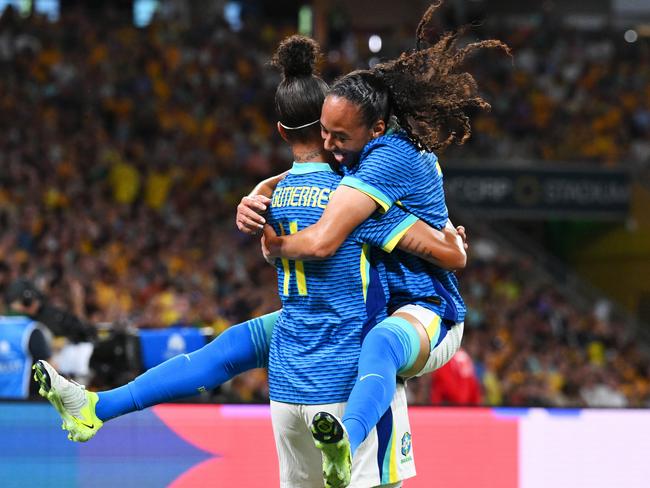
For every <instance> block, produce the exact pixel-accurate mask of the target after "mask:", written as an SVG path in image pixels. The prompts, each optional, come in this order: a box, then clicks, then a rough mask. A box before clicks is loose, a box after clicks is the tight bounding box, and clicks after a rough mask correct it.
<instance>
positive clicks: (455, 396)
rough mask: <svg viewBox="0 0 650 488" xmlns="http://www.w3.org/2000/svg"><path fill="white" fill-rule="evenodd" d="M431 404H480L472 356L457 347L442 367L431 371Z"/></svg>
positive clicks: (479, 388)
mask: <svg viewBox="0 0 650 488" xmlns="http://www.w3.org/2000/svg"><path fill="white" fill-rule="evenodd" d="M430 401H431V404H432V405H480V404H481V386H480V383H479V381H478V378H477V376H476V371H475V370H474V364H473V362H472V358H471V357H470V356H469V354H467V352H465V350H464V349H463V348H461V349H459V350H458V352H457V353H456V354H454V356H453V357H452V358H451V360H450V361H449V362H448V363H447V364H445V365H444V366H443V367H442V368H440V369H438V370H436V371H434V372H433V373H431V395H430Z"/></svg>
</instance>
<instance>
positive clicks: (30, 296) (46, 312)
mask: <svg viewBox="0 0 650 488" xmlns="http://www.w3.org/2000/svg"><path fill="white" fill-rule="evenodd" d="M5 297H6V301H7V304H8V306H9V308H10V309H11V310H12V311H13V312H15V313H19V314H21V315H24V316H26V317H29V318H30V319H32V320H35V321H36V322H38V323H40V324H42V325H44V326H45V327H47V328H48V329H49V330H50V332H51V334H52V335H54V336H55V337H65V338H66V339H68V340H69V341H70V342H74V343H77V342H88V341H91V340H92V339H94V337H95V330H94V329H93V328H92V327H90V326H88V325H86V324H84V323H82V322H81V321H80V320H79V319H78V318H77V317H75V316H74V315H73V314H71V313H69V312H67V311H66V310H63V309H61V308H58V307H55V306H53V305H50V304H49V303H48V302H47V300H46V299H45V297H44V296H43V294H42V293H41V292H40V291H39V290H38V289H37V288H36V286H34V284H33V283H32V282H31V281H28V280H24V279H21V280H18V281H15V282H13V283H12V284H11V285H9V288H8V289H7V291H6V294H5Z"/></svg>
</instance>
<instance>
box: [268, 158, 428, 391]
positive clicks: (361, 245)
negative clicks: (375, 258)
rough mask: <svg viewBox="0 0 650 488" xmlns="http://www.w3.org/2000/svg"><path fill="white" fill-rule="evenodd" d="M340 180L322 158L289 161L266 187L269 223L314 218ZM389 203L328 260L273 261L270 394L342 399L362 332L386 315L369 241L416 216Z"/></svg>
mask: <svg viewBox="0 0 650 488" xmlns="http://www.w3.org/2000/svg"><path fill="white" fill-rule="evenodd" d="M340 180H341V176H339V175H338V174H337V173H335V172H334V171H333V170H332V169H331V168H330V166H329V165H328V164H326V163H295V164H294V166H293V168H292V169H291V171H290V172H289V174H288V175H287V176H286V178H284V179H283V180H282V181H281V182H280V183H279V184H278V186H277V188H276V189H275V191H274V192H273V196H272V198H271V205H270V208H269V212H268V216H267V220H268V223H269V224H271V225H272V226H273V228H274V229H275V231H276V233H277V234H278V235H287V234H294V233H296V232H298V231H299V230H302V229H304V228H305V227H308V226H309V225H312V224H315V223H316V222H318V220H319V219H320V217H321V215H322V213H323V210H324V209H325V206H326V205H327V203H328V201H329V198H330V195H331V194H332V192H333V191H334V190H335V189H336V187H337V186H338V184H339V182H340ZM395 210H396V211H395V212H392V211H391V212H388V213H386V214H385V215H383V216H381V218H377V219H374V218H370V219H368V220H367V221H366V222H365V223H363V224H361V225H360V226H359V227H358V228H357V229H355V231H354V232H353V234H352V235H351V236H349V237H348V238H347V239H346V241H345V242H344V243H343V244H342V245H341V247H340V248H339V250H338V251H337V252H336V254H335V255H334V256H332V257H331V258H329V259H325V260H321V261H293V260H287V259H278V260H277V264H276V266H277V271H278V292H279V294H280V298H281V300H282V312H281V314H280V317H279V319H278V321H277V323H276V325H275V327H274V329H273V336H272V338H271V346H270V352H269V368H268V370H269V389H270V397H271V399H272V400H274V401H278V402H285V403H297V404H323V403H335V402H343V401H346V400H347V398H348V396H349V394H350V391H351V390H352V387H353V385H354V382H355V379H356V372H357V363H358V358H359V353H360V349H361V340H362V337H363V336H364V335H365V333H366V332H367V331H368V330H369V329H370V328H371V327H372V326H374V325H375V324H376V323H378V322H379V321H381V320H383V319H384V318H385V317H386V303H387V283H386V279H385V275H384V274H381V273H379V272H378V271H377V269H375V268H374V267H373V266H372V265H371V261H370V257H369V256H370V252H369V251H370V245H375V246H378V247H391V246H393V245H394V244H395V243H396V242H397V241H398V240H399V238H400V237H401V236H402V235H403V234H404V233H405V232H406V231H407V230H408V228H409V227H410V226H411V225H413V223H415V221H416V220H417V218H416V217H414V216H412V215H409V214H407V213H406V212H404V211H403V210H401V209H399V208H397V207H396V208H395Z"/></svg>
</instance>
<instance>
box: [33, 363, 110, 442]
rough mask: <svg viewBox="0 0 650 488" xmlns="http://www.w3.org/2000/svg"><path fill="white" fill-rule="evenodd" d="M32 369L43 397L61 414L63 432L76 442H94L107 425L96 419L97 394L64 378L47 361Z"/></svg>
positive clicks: (37, 364)
mask: <svg viewBox="0 0 650 488" xmlns="http://www.w3.org/2000/svg"><path fill="white" fill-rule="evenodd" d="M32 369H33V370H34V380H35V381H36V382H37V383H38V384H39V386H40V388H39V390H38V393H39V395H41V396H42V397H43V398H46V399H47V400H48V401H49V402H50V403H51V404H52V406H54V408H55V409H56V411H57V412H59V415H60V416H61V418H62V419H63V423H62V424H61V428H62V429H64V430H67V431H68V439H70V440H71V441H74V442H86V441H88V440H90V439H92V438H93V436H94V435H95V434H96V433H97V431H98V430H99V429H100V428H101V426H102V425H104V422H102V421H101V420H99V418H98V417H97V416H96V415H95V405H96V404H97V400H98V399H99V397H98V396H97V393H93V392H91V391H86V388H85V387H83V386H82V385H80V384H78V383H75V382H74V381H70V380H68V379H66V378H64V377H63V376H61V375H60V374H59V373H57V372H56V370H55V369H54V368H53V367H52V366H51V365H50V364H49V363H48V362H47V361H37V362H36V364H35V365H34V366H33V368H32Z"/></svg>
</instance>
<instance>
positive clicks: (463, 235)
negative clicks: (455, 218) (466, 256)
mask: <svg viewBox="0 0 650 488" xmlns="http://www.w3.org/2000/svg"><path fill="white" fill-rule="evenodd" d="M456 233H457V234H458V236H459V237H460V238H461V239H462V240H463V247H464V248H465V250H466V251H467V249H468V248H469V244H467V233H466V232H465V227H463V226H462V225H459V226H458V227H456Z"/></svg>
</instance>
